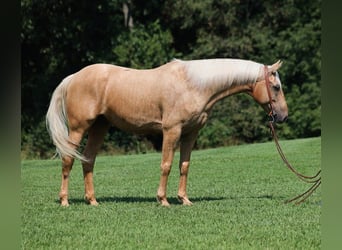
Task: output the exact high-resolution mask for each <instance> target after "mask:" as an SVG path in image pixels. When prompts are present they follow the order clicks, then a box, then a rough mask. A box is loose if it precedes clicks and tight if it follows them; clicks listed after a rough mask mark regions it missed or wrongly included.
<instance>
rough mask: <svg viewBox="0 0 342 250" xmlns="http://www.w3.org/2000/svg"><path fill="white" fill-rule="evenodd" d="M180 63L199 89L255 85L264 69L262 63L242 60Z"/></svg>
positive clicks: (207, 60)
mask: <svg viewBox="0 0 342 250" xmlns="http://www.w3.org/2000/svg"><path fill="white" fill-rule="evenodd" d="M178 61H179V62H180V63H182V64H183V65H184V67H185V70H186V73H187V75H188V79H189V80H190V82H191V83H192V84H194V85H195V86H196V87H198V88H206V87H219V88H220V87H229V86H231V85H232V84H246V83H254V82H256V80H257V78H258V77H259V76H260V75H261V74H262V67H263V65H262V64H260V63H256V62H253V61H247V60H241V59H205V60H192V61H182V60H178Z"/></svg>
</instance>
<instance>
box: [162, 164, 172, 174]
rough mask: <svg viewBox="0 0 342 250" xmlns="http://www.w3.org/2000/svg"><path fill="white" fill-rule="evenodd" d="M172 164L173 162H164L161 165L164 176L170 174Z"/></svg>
mask: <svg viewBox="0 0 342 250" xmlns="http://www.w3.org/2000/svg"><path fill="white" fill-rule="evenodd" d="M171 166H172V163H171V162H165V163H162V164H161V166H160V170H161V174H162V175H163V176H168V175H169V174H170V171H171Z"/></svg>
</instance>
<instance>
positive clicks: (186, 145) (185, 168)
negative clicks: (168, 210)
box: [178, 131, 198, 206]
mask: <svg viewBox="0 0 342 250" xmlns="http://www.w3.org/2000/svg"><path fill="white" fill-rule="evenodd" d="M197 135H198V131H196V132H193V133H191V134H189V135H187V136H185V137H184V138H182V139H181V145H180V160H179V172H180V178H179V187H178V200H179V201H180V202H181V203H182V204H183V205H188V206H191V205H192V202H191V201H190V200H189V198H188V195H187V192H186V185H187V179H188V172H189V167H190V156H191V151H192V148H193V146H194V144H195V141H196V138H197Z"/></svg>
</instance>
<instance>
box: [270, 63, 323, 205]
mask: <svg viewBox="0 0 342 250" xmlns="http://www.w3.org/2000/svg"><path fill="white" fill-rule="evenodd" d="M264 74H265V84H266V89H267V94H268V98H269V101H270V112H269V114H268V116H269V117H271V121H269V126H270V130H271V133H272V136H273V139H274V142H275V144H276V148H277V150H278V153H279V155H280V157H281V158H282V160H283V162H284V163H285V165H286V166H287V167H288V169H290V170H291V172H293V173H294V174H295V175H296V176H297V177H298V178H299V179H300V180H302V181H304V182H306V183H313V185H312V186H311V187H310V188H309V189H308V190H307V191H305V192H304V193H302V194H300V195H297V196H296V197H294V198H292V199H290V200H287V201H285V203H290V202H293V201H295V204H297V205H298V204H300V203H302V202H303V201H305V200H306V199H307V198H308V197H309V196H310V195H311V194H312V193H313V192H314V191H315V190H316V189H317V188H318V187H319V186H320V185H321V182H322V181H321V176H320V173H321V170H319V171H318V172H317V174H315V175H314V176H306V175H303V174H301V173H299V172H298V171H297V170H296V169H295V168H294V167H292V165H291V164H290V163H289V161H288V160H287V159H286V157H285V155H284V153H283V150H282V149H281V147H280V144H279V140H278V136H277V134H276V132H275V129H274V126H273V123H274V121H275V118H274V112H273V105H272V96H271V91H270V88H269V85H270V81H269V78H268V68H267V66H266V65H265V66H264Z"/></svg>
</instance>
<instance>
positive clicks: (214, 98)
mask: <svg viewBox="0 0 342 250" xmlns="http://www.w3.org/2000/svg"><path fill="white" fill-rule="evenodd" d="M254 84H255V83H246V84H231V85H229V86H226V87H225V88H217V89H213V88H211V89H207V90H206V91H205V92H206V96H207V100H208V101H207V105H206V108H205V109H206V110H211V109H212V107H213V106H214V104H215V103H217V102H218V101H220V100H222V99H224V98H226V97H228V96H231V95H234V94H238V93H248V94H251V92H252V89H253V85H254Z"/></svg>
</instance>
